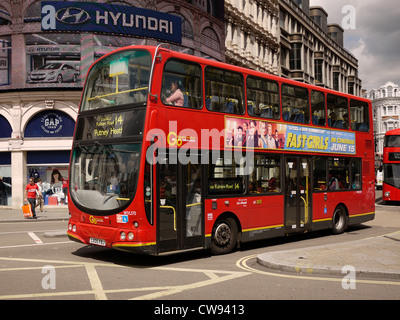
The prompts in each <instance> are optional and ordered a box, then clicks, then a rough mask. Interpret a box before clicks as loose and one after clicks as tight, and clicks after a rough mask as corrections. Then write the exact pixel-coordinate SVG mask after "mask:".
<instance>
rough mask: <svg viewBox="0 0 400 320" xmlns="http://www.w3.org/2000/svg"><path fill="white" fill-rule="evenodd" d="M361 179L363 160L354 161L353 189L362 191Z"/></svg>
mask: <svg viewBox="0 0 400 320" xmlns="http://www.w3.org/2000/svg"><path fill="white" fill-rule="evenodd" d="M361 182H362V179H361V159H352V161H351V189H353V190H360V189H361V187H362V185H361Z"/></svg>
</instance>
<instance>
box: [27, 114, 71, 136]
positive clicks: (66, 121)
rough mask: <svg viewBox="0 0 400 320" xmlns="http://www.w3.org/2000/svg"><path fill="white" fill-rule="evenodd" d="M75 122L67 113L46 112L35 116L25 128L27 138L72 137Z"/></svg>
mask: <svg viewBox="0 0 400 320" xmlns="http://www.w3.org/2000/svg"><path fill="white" fill-rule="evenodd" d="M74 128H75V121H74V120H73V119H72V118H71V117H70V116H69V115H68V114H66V113H64V112H61V111H58V110H50V111H48V110H46V111H42V112H39V113H38V114H36V115H34V116H33V117H32V119H31V120H30V121H29V123H28V124H27V125H26V128H25V134H24V136H25V138H42V137H46V138H51V137H72V136H73V135H74Z"/></svg>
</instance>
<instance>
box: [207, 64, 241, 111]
mask: <svg viewBox="0 0 400 320" xmlns="http://www.w3.org/2000/svg"><path fill="white" fill-rule="evenodd" d="M205 82H206V92H205V93H206V107H207V109H208V110H210V111H218V112H225V113H233V114H244V94H243V75H242V74H240V73H236V72H231V71H228V70H223V69H217V68H213V67H207V68H206V70H205Z"/></svg>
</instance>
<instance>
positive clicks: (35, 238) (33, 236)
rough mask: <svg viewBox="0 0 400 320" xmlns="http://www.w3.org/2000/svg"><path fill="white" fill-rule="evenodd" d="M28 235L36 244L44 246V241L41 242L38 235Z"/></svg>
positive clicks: (31, 233)
mask: <svg viewBox="0 0 400 320" xmlns="http://www.w3.org/2000/svg"><path fill="white" fill-rule="evenodd" d="M28 234H29V236H30V237H31V238H32V239H33V241H35V243H37V244H43V241H42V240H40V238H39V237H38V236H37V235H36V234H34V233H33V232H28Z"/></svg>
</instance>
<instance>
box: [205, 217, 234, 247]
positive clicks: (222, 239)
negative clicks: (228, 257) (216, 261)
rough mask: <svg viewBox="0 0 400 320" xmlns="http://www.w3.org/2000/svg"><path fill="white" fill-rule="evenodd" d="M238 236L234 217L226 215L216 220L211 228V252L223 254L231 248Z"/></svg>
mask: <svg viewBox="0 0 400 320" xmlns="http://www.w3.org/2000/svg"><path fill="white" fill-rule="evenodd" d="M237 238H238V228H237V225H236V222H235V219H233V218H231V217H227V218H224V219H221V220H219V221H217V223H216V224H215V226H214V228H213V233H212V241H211V253H212V254H215V255H218V254H225V253H229V252H231V251H232V250H233V248H234V247H235V245H236V241H237Z"/></svg>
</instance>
